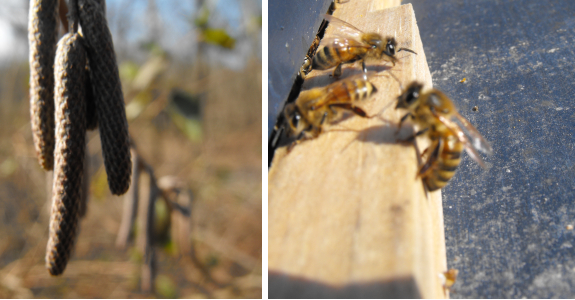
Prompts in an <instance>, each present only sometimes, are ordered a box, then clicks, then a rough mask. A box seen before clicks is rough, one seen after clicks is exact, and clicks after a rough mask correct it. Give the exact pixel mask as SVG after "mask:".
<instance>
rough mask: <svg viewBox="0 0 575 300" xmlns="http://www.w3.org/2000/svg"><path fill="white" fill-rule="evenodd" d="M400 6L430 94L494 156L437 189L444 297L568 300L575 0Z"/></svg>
mask: <svg viewBox="0 0 575 300" xmlns="http://www.w3.org/2000/svg"><path fill="white" fill-rule="evenodd" d="M406 2H410V3H412V5H413V8H414V10H415V15H416V18H417V22H418V26H419V31H420V34H421V39H422V42H423V47H424V50H425V54H426V56H427V62H428V64H429V69H430V71H431V74H432V78H433V84H434V87H435V88H438V89H441V90H443V91H444V92H445V93H446V94H447V95H449V96H450V97H451V98H452V99H453V100H454V102H455V103H456V104H457V105H458V107H459V110H460V113H461V114H462V115H463V116H464V117H466V118H468V119H469V120H470V121H471V123H473V124H474V125H475V126H476V127H477V128H478V130H479V131H480V132H481V133H482V134H483V135H484V136H485V137H486V138H487V140H489V141H490V142H491V143H492V145H493V149H494V152H495V153H494V155H493V156H491V157H487V158H486V162H487V163H488V164H489V165H490V166H491V168H490V169H489V170H488V171H482V170H481V168H480V167H479V165H477V164H476V163H475V162H473V161H472V160H471V159H470V158H469V156H468V155H464V157H463V160H462V163H461V165H460V169H459V171H458V173H457V174H456V175H455V176H454V177H453V179H452V180H451V182H450V183H449V185H448V186H447V187H445V188H444V189H443V199H444V200H443V205H444V214H445V236H446V243H447V259H448V263H447V264H448V267H450V268H456V269H458V270H459V277H458V279H457V282H456V284H455V286H454V289H455V293H453V294H452V297H453V298H521V297H527V298H573V297H575V248H574V246H575V231H574V230H567V229H566V226H567V225H568V224H572V225H575V205H574V203H573V202H574V200H575V158H574V155H575V152H574V146H575V137H574V136H573V133H574V129H575V126H574V125H575V102H574V93H575V86H574V84H573V79H574V78H575V76H574V75H575V63H574V62H575V55H574V50H573V45H574V44H575V1H539V0H523V1H477V0H470V1H457V0H446V1H433V0H419V1H418V0H412V1H406ZM463 78H467V82H465V83H460V82H459V81H460V80H461V79H463ZM474 106H477V107H478V111H472V108H473V107H474Z"/></svg>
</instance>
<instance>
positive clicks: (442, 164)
mask: <svg viewBox="0 0 575 300" xmlns="http://www.w3.org/2000/svg"><path fill="white" fill-rule="evenodd" d="M438 141H439V143H441V144H443V145H442V147H441V146H440V149H441V151H440V152H439V153H438V155H437V157H436V158H435V159H436V161H435V162H434V163H433V165H432V167H431V170H430V171H429V173H428V174H426V175H425V176H424V177H423V182H425V185H426V186H427V188H428V189H429V191H435V190H438V189H441V188H443V187H444V186H446V185H447V182H448V181H449V180H450V179H451V177H453V175H455V171H457V167H458V166H459V163H460V162H461V152H463V143H461V142H460V141H459V140H458V139H457V138H456V137H455V136H454V135H448V136H447V137H445V136H444V137H438ZM429 159H434V158H433V154H431V156H430V158H429Z"/></svg>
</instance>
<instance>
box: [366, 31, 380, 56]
mask: <svg viewBox="0 0 575 300" xmlns="http://www.w3.org/2000/svg"><path fill="white" fill-rule="evenodd" d="M362 39H363V42H364V43H366V44H368V45H370V46H371V49H372V50H377V51H376V52H378V53H379V52H382V51H385V44H384V40H383V37H382V36H381V35H379V34H377V33H375V32H371V33H366V34H364V36H363V38H362Z"/></svg>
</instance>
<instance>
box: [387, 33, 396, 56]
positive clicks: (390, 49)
mask: <svg viewBox="0 0 575 300" xmlns="http://www.w3.org/2000/svg"><path fill="white" fill-rule="evenodd" d="M396 47H397V42H396V41H395V38H393V37H391V38H388V39H387V44H386V45H385V54H387V55H388V56H394V55H395V48H396Z"/></svg>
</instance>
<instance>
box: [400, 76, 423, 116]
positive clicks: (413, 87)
mask: <svg viewBox="0 0 575 300" xmlns="http://www.w3.org/2000/svg"><path fill="white" fill-rule="evenodd" d="M422 88H423V84H421V83H419V82H413V83H411V84H410V85H409V86H408V87H407V89H405V91H404V92H403V94H401V95H400V96H399V97H398V98H397V106H396V107H395V108H396V109H398V108H405V109H410V108H411V107H413V106H414V105H417V102H418V101H417V100H418V99H419V96H420V94H421V89H422Z"/></svg>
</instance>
